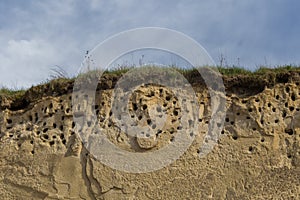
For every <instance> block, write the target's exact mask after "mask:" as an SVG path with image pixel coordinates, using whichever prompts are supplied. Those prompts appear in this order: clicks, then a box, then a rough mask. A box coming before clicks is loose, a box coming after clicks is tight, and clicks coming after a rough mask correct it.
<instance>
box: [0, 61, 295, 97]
mask: <svg viewBox="0 0 300 200" xmlns="http://www.w3.org/2000/svg"><path fill="white" fill-rule="evenodd" d="M132 68H133V67H130V66H129V67H126V66H122V67H120V68H114V69H112V70H106V71H104V73H103V74H104V75H115V76H121V75H122V74H125V73H126V72H128V71H129V70H130V69H132ZM170 68H173V69H175V70H177V71H178V72H180V73H181V74H183V75H184V76H185V77H192V76H193V75H194V74H195V73H197V69H195V68H193V69H184V68H180V67H176V66H170ZM216 69H217V70H218V71H219V72H220V73H221V74H222V75H223V76H228V77H231V76H237V75H245V76H255V75H260V76H262V75H267V74H279V73H288V72H290V71H297V72H300V66H294V65H284V66H276V67H274V68H269V67H264V66H261V67H259V68H257V69H256V70H255V71H250V70H248V69H245V68H243V67H236V66H232V67H216ZM97 73H98V71H96V70H94V71H90V72H88V73H87V74H79V75H77V76H76V77H72V78H71V77H69V76H68V75H67V73H66V72H65V71H64V70H63V69H62V68H60V67H57V68H55V69H53V74H52V75H51V76H50V77H51V78H50V79H48V80H46V81H45V82H44V83H41V84H48V83H49V84H50V85H53V83H55V84H54V85H59V84H60V83H62V82H65V81H69V80H75V79H76V78H80V77H83V78H84V77H85V76H86V75H95V74H97ZM25 92H26V90H24V89H9V88H6V87H3V88H0V96H10V97H19V96H22V95H24V94H25Z"/></svg>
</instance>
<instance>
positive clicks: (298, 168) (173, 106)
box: [0, 78, 300, 199]
mask: <svg viewBox="0 0 300 200" xmlns="http://www.w3.org/2000/svg"><path fill="white" fill-rule="evenodd" d="M232 79H239V78H230V79H229V78H228V79H226V80H224V82H225V84H226V88H227V96H226V109H227V111H226V118H225V124H224V128H223V131H222V132H221V135H220V137H219V139H218V142H217V144H216V145H215V146H214V148H213V150H212V151H211V152H209V153H208V154H207V155H206V156H204V157H201V158H200V157H199V149H200V148H201V146H202V144H203V140H204V138H205V135H206V133H207V131H208V123H209V120H210V117H209V116H210V115H209V114H210V113H211V108H210V97H209V95H208V92H207V90H206V89H203V88H202V89H200V87H197V85H195V91H196V96H197V99H198V103H199V110H200V111H199V116H197V117H198V118H197V120H196V121H193V122H192V123H197V124H198V132H197V133H193V135H191V136H193V137H194V140H193V142H192V144H191V145H190V146H189V147H188V149H187V150H186V151H185V152H184V154H183V155H182V156H180V157H179V158H178V159H177V160H176V161H174V162H173V163H171V164H170V165H167V166H165V167H163V168H162V169H159V170H155V171H150V172H148V173H128V172H123V171H121V170H116V169H112V168H110V167H109V166H106V165H104V164H102V162H100V161H99V160H98V159H96V158H95V156H94V155H93V154H91V153H90V152H89V151H88V150H87V149H86V147H85V146H84V145H83V143H82V140H81V139H80V136H79V135H77V134H76V130H77V129H76V126H75V125H76V123H75V122H74V120H73V112H72V111H73V109H72V93H71V92H72V90H71V89H72V87H71V85H72V82H71V81H70V82H67V83H64V84H60V85H59V84H58V85H56V86H55V87H59V89H56V93H53V92H49V93H48V94H47V91H49V90H51V89H49V88H50V87H51V84H50V85H48V86H47V87H46V86H45V87H46V89H43V88H42V89H41V88H38V89H37V88H33V89H31V90H30V91H29V92H27V96H26V95H25V97H22V98H23V99H21V100H20V99H19V100H13V99H9V98H4V97H2V100H1V113H0V130H1V133H0V139H1V145H0V149H1V150H0V158H1V159H0V195H1V198H2V199H299V198H300V181H299V180H300V90H299V89H300V86H299V83H298V82H297V81H294V80H290V81H286V82H285V83H284V82H283V83H280V82H279V83H276V84H274V85H272V86H270V87H268V85H267V84H265V85H264V87H263V88H262V85H261V84H260V83H259V81H258V82H257V88H255V81H252V82H251V81H250V82H251V83H252V85H250V84H248V85H247V84H242V85H240V86H238V85H236V84H232V83H235V82H234V81H233V82H232ZM243 80H244V81H245V79H242V81H243ZM239 81H241V80H239ZM246 82H247V81H246ZM248 83H249V82H248ZM110 84H113V82H111V83H110ZM253 85H254V86H253ZM52 86H53V85H52ZM111 87H112V85H108V86H107V87H104V89H102V90H99V91H98V93H97V94H96V101H95V105H93V106H94V109H95V113H96V115H97V122H98V124H99V126H100V128H101V130H103V132H104V134H105V135H106V137H107V138H108V140H109V141H110V142H111V143H112V144H114V145H115V146H117V147H118V148H120V149H123V150H126V151H128V152H133V153H146V152H155V151H157V150H160V149H162V148H164V147H166V146H168V145H169V144H172V143H173V142H174V136H176V134H177V132H179V130H180V128H181V127H180V123H179V120H180V118H181V117H182V115H183V112H186V110H184V108H183V107H182V106H181V105H182V103H181V102H179V101H178V99H177V97H176V96H175V95H174V93H172V91H171V90H169V89H168V88H165V87H162V86H155V85H147V86H141V87H140V88H139V89H138V90H136V91H134V92H133V93H132V96H131V98H130V101H129V103H128V108H129V116H130V117H131V118H132V119H134V120H135V121H136V123H137V124H139V125H141V126H149V127H150V128H151V129H152V130H153V132H154V133H155V134H153V135H149V136H146V137H141V138H137V137H133V136H130V135H128V134H126V133H125V132H124V131H122V130H121V129H120V127H118V125H117V123H116V120H118V116H115V115H114V114H112V112H111V108H112V105H111V97H112V91H113V90H112V89H111ZM251 87H252V89H249V88H251ZM102 88H103V87H102ZM241 91H242V92H241ZM41 93H42V94H41ZM157 105H160V106H159V107H158V106H157ZM187 105H188V104H187ZM162 117H163V119H164V120H165V123H163V124H160V123H161V122H160V120H159V119H160V118H162ZM153 118H154V119H156V120H153ZM87 126H89V123H88V122H87Z"/></svg>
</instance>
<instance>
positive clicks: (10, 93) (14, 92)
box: [0, 87, 26, 97]
mask: <svg viewBox="0 0 300 200" xmlns="http://www.w3.org/2000/svg"><path fill="white" fill-rule="evenodd" d="M25 91H26V90H23V89H20V90H12V89H9V88H6V87H3V88H0V96H14V97H18V96H22V95H24V94H25Z"/></svg>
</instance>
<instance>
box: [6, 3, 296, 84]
mask: <svg viewBox="0 0 300 200" xmlns="http://www.w3.org/2000/svg"><path fill="white" fill-rule="evenodd" d="M299 8H300V1H297V0H251V1H250V0H249V1H248V0H213V1H204V0H194V1H192V0H182V1H179V0H165V1H161V0H147V1H139V0H110V1H104V0H81V1H79V0H64V1H58V0H47V1H46V0H44V1H41V0H27V1H17V0H10V1H4V0H0V45H1V48H0V61H1V62H0V72H1V73H0V86H8V87H13V88H18V87H30V86H31V85H32V84H38V83H41V82H43V81H45V80H46V79H47V78H48V77H49V74H51V68H54V67H55V66H56V65H58V66H61V67H62V68H63V69H64V70H65V71H67V72H68V73H69V74H70V75H72V74H75V73H76V72H77V71H78V69H79V66H80V64H81V62H82V60H83V58H84V56H85V52H86V51H87V50H91V49H93V48H94V47H95V46H96V45H97V44H98V43H99V42H101V41H103V40H105V39H106V38H108V37H110V36H111V35H113V34H116V33H118V32H120V31H125V30H128V29H132V28H137V27H145V26H158V27H165V28H170V29H174V30H177V31H180V32H183V33H184V34H186V35H188V36H190V37H192V38H194V39H195V40H196V41H198V42H199V43H200V44H201V45H202V46H203V47H204V48H205V49H206V50H207V51H208V53H209V54H210V55H211V56H212V58H213V59H214V60H215V62H216V63H218V62H219V58H220V55H221V54H222V55H223V56H224V57H225V58H226V61H227V63H228V64H229V65H233V64H235V65H237V64H238V60H239V64H240V65H241V66H245V67H247V68H249V69H255V68H256V67H257V66H260V65H268V66H274V65H282V64H300V40H299V37H300V15H299V11H298V10H299Z"/></svg>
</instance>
